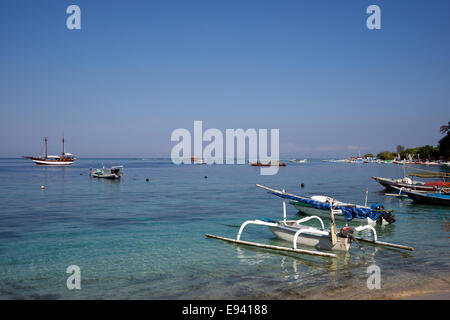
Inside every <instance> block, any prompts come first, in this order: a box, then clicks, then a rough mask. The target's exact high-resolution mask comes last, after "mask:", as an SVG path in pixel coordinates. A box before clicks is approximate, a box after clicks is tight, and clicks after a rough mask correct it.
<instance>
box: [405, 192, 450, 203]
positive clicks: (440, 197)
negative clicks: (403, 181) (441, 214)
mask: <svg viewBox="0 0 450 320" xmlns="http://www.w3.org/2000/svg"><path fill="white" fill-rule="evenodd" d="M402 192H403V193H405V194H407V195H408V197H410V198H411V199H412V200H413V201H414V202H418V203H425V204H434V205H439V206H450V194H440V193H424V192H415V191H409V190H402Z"/></svg>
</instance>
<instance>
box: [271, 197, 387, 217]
mask: <svg viewBox="0 0 450 320" xmlns="http://www.w3.org/2000/svg"><path fill="white" fill-rule="evenodd" d="M269 193H271V194H274V195H276V196H278V197H281V198H284V199H290V200H295V201H299V202H303V203H307V204H309V205H311V206H313V207H314V208H317V209H324V210H330V204H329V203H325V202H320V201H316V200H312V199H309V198H304V197H300V196H295V195H290V194H284V193H276V192H269ZM334 209H335V210H341V211H342V214H343V215H344V217H345V220H347V221H351V220H353V219H354V218H357V219H365V218H370V219H372V220H376V219H378V217H379V216H380V215H381V213H382V212H380V211H374V210H372V209H369V208H354V207H345V206H336V207H335V208H334Z"/></svg>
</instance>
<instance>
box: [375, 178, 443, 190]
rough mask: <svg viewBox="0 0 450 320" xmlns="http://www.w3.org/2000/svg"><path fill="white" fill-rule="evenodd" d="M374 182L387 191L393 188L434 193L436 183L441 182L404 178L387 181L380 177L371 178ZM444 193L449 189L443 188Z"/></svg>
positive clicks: (436, 188) (437, 187)
mask: <svg viewBox="0 0 450 320" xmlns="http://www.w3.org/2000/svg"><path fill="white" fill-rule="evenodd" d="M372 179H374V180H375V181H376V182H378V183H379V184H381V185H382V186H383V187H385V188H386V189H388V190H393V189H394V188H393V187H397V188H403V189H410V190H418V191H430V192H436V191H438V190H439V186H437V185H436V183H440V182H441V181H431V182H427V183H425V182H422V181H414V180H412V179H411V178H408V177H405V178H402V179H389V178H381V177H372ZM444 191H450V187H446V186H444Z"/></svg>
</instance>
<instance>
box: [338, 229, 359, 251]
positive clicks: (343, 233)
mask: <svg viewBox="0 0 450 320" xmlns="http://www.w3.org/2000/svg"><path fill="white" fill-rule="evenodd" d="M354 232H355V229H354V228H350V227H343V228H341V230H339V233H338V236H339V237H342V238H348V239H349V240H350V243H351V241H352V240H353V241H355V243H356V244H357V245H358V247H359V248H360V249H361V250H363V251H364V247H363V246H362V245H361V244H360V243H359V242H358V240H356V237H355V236H354V235H353V233H354Z"/></svg>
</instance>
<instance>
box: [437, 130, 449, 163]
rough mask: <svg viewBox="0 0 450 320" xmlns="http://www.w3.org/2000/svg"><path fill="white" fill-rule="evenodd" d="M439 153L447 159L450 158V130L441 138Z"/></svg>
mask: <svg viewBox="0 0 450 320" xmlns="http://www.w3.org/2000/svg"><path fill="white" fill-rule="evenodd" d="M438 148H439V154H440V156H442V157H444V158H445V159H447V160H450V132H448V133H447V135H446V136H445V137H443V138H442V139H441V140H439V147H438Z"/></svg>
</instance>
